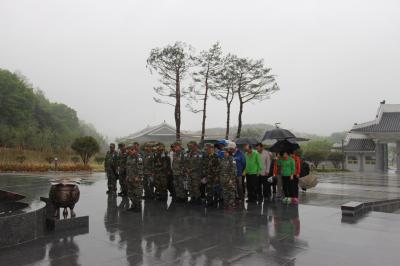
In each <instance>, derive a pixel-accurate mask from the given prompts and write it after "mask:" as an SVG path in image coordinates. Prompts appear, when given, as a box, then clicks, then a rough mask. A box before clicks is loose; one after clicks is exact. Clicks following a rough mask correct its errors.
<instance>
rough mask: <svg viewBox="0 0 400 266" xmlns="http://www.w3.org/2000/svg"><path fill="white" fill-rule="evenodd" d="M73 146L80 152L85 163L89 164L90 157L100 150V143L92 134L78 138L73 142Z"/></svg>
mask: <svg viewBox="0 0 400 266" xmlns="http://www.w3.org/2000/svg"><path fill="white" fill-rule="evenodd" d="M71 148H72V149H73V150H74V151H75V152H76V153H77V154H79V156H80V157H81V159H82V161H83V164H84V165H87V164H88V163H89V160H90V158H91V157H92V156H93V155H94V154H96V153H97V152H99V151H100V146H99V143H97V140H96V139H95V138H93V137H91V136H85V137H80V138H76V139H75V140H74V142H72V144H71Z"/></svg>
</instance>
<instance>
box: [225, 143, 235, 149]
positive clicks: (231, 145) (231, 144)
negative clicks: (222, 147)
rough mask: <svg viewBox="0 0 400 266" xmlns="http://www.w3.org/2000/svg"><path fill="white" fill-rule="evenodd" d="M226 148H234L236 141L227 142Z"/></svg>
mask: <svg viewBox="0 0 400 266" xmlns="http://www.w3.org/2000/svg"><path fill="white" fill-rule="evenodd" d="M227 148H228V149H236V143H235V142H233V141H230V142H229V143H228V146H227Z"/></svg>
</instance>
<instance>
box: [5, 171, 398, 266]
mask: <svg viewBox="0 0 400 266" xmlns="http://www.w3.org/2000/svg"><path fill="white" fill-rule="evenodd" d="M80 177H81V178H82V184H81V185H80V190H81V199H80V201H79V202H78V204H77V206H76V212H77V215H78V216H80V215H89V216H90V226H89V232H82V231H71V232H68V233H66V234H61V235H49V236H48V237H45V238H42V239H39V240H36V241H32V242H28V243H25V244H21V245H19V246H16V247H11V248H6V249H0V265H399V264H400V262H399V260H400V256H399V255H398V247H399V245H400V216H399V215H398V214H390V213H378V212H371V213H369V214H368V215H367V216H365V217H363V218H362V219H360V220H358V221H357V222H356V223H345V222H342V220H341V213H340V209H339V207H338V206H339V205H341V204H342V202H347V201H349V200H354V199H360V200H362V199H363V200H374V199H387V198H396V197H399V198H400V181H399V177H398V176H396V175H361V174H353V173H351V174H350V173H345V174H324V175H322V176H321V178H320V184H319V185H318V187H317V188H315V189H312V190H310V191H308V192H307V193H303V194H302V197H301V199H302V202H303V203H302V204H300V205H299V206H284V205H282V204H280V203H265V204H260V205H257V204H254V205H248V206H246V208H244V209H242V210H236V211H233V212H224V211H221V210H219V209H215V208H210V209H207V210H206V209H203V208H201V207H194V206H185V205H182V204H178V205H167V204H164V203H160V202H155V201H149V202H144V204H143V205H144V206H143V210H144V211H143V212H142V213H133V212H128V211H126V210H125V209H126V208H127V204H128V203H127V201H126V200H123V199H121V198H117V197H112V196H110V197H109V196H107V195H106V194H105V187H106V182H105V178H104V174H103V173H95V174H88V175H81V176H80ZM377 178H381V179H377ZM48 180H49V176H48V175H46V176H42V177H38V176H29V175H25V176H24V175H0V188H1V189H8V190H12V191H15V192H19V193H23V194H25V195H27V198H26V201H27V202H29V203H32V204H37V200H38V199H39V197H40V196H47V194H48V189H49V185H50V184H49V181H48ZM0 234H1V228H0Z"/></svg>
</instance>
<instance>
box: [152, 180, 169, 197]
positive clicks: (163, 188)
mask: <svg viewBox="0 0 400 266" xmlns="http://www.w3.org/2000/svg"><path fill="white" fill-rule="evenodd" d="M154 186H155V188H156V197H157V198H162V199H166V198H167V197H168V192H167V176H166V175H164V174H159V175H156V176H155V177H154Z"/></svg>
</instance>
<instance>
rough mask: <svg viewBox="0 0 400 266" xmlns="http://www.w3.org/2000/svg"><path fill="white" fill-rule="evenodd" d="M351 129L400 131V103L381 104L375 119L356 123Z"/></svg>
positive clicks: (381, 131)
mask: <svg viewBox="0 0 400 266" xmlns="http://www.w3.org/2000/svg"><path fill="white" fill-rule="evenodd" d="M351 131H352V132H360V133H396V132H399V133H400V104H381V105H380V107H379V109H378V113H377V115H376V118H375V119H374V120H372V121H369V122H366V123H362V124H355V125H354V127H353V129H352V130H351Z"/></svg>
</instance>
